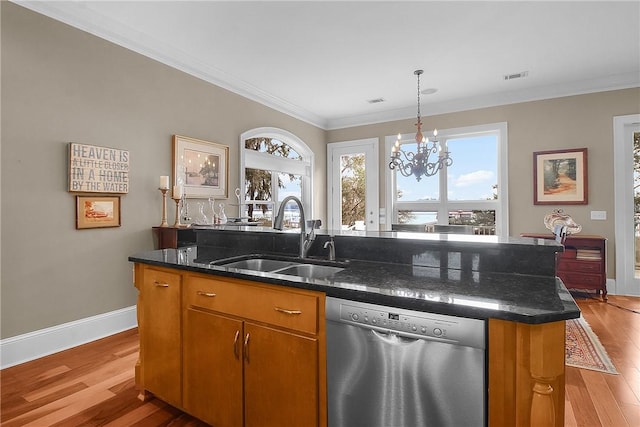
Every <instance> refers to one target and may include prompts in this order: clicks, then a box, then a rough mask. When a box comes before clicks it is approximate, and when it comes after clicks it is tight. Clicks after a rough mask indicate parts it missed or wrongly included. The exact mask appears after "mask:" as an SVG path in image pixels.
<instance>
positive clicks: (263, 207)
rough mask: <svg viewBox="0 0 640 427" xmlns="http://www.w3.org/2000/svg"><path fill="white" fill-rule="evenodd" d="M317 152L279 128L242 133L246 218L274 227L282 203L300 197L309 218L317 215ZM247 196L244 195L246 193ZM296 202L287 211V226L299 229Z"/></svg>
mask: <svg viewBox="0 0 640 427" xmlns="http://www.w3.org/2000/svg"><path fill="white" fill-rule="evenodd" d="M312 180H313V151H311V149H310V148H309V147H308V146H307V145H306V144H305V143H304V142H303V141H302V140H301V139H300V138H298V137H297V136H295V135H294V134H292V133H290V132H287V131H285V130H282V129H277V128H268V127H265V128H257V129H252V130H249V131H247V132H244V133H243V134H242V135H240V180H239V182H240V191H241V200H240V202H241V205H242V206H241V212H242V216H243V217H248V218H249V219H250V220H251V221H258V222H259V223H260V224H261V225H264V226H266V227H271V226H272V225H273V217H274V215H275V213H276V212H277V210H278V208H279V206H280V202H282V200H283V199H284V198H285V197H287V196H291V195H293V196H296V197H298V198H299V199H300V200H301V201H302V204H303V205H304V209H305V214H306V216H307V218H309V219H310V218H312V215H313V203H312V201H313V197H312V194H313V192H312V188H313V185H312ZM242 195H243V196H242ZM299 219H300V216H299V212H298V210H297V208H296V207H295V204H291V211H285V226H286V227H289V228H298V227H299V226H300V224H299Z"/></svg>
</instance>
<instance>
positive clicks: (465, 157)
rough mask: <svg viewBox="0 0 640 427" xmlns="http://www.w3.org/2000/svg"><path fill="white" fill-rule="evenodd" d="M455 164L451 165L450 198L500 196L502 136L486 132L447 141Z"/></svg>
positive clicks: (449, 178)
mask: <svg viewBox="0 0 640 427" xmlns="http://www.w3.org/2000/svg"><path fill="white" fill-rule="evenodd" d="M447 148H448V150H449V152H450V153H451V158H452V159H453V165H451V166H449V168H448V170H447V173H448V181H447V187H448V188H447V191H448V199H449V200H493V199H497V198H498V196H497V191H496V189H497V183H498V138H497V137H496V136H495V135H482V136H474V137H467V138H454V139H449V140H447Z"/></svg>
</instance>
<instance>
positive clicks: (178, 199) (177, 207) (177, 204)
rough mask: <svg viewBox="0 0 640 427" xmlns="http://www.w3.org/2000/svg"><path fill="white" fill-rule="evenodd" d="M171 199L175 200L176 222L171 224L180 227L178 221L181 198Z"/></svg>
mask: <svg viewBox="0 0 640 427" xmlns="http://www.w3.org/2000/svg"><path fill="white" fill-rule="evenodd" d="M173 201H174V202H176V222H175V223H174V224H173V226H174V227H176V228H180V227H182V224H181V223H180V202H181V201H182V199H180V198H177V199H173Z"/></svg>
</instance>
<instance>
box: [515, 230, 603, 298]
mask: <svg viewBox="0 0 640 427" xmlns="http://www.w3.org/2000/svg"><path fill="white" fill-rule="evenodd" d="M521 236H522V237H533V238H537V239H554V238H555V235H553V234H538V233H522V234H521ZM563 243H564V252H560V253H558V254H557V257H556V275H557V276H558V277H559V278H560V279H562V281H563V282H564V285H565V286H566V287H567V288H568V289H588V290H595V291H596V294H597V295H600V293H601V292H602V300H603V301H606V300H607V263H606V261H607V239H605V238H604V237H602V236H595V235H588V234H585V235H575V236H567V237H566V238H565V240H564V242H563Z"/></svg>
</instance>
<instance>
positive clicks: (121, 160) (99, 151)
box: [69, 142, 129, 194]
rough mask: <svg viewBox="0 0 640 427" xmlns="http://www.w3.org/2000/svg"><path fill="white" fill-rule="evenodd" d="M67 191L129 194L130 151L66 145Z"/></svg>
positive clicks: (76, 144) (72, 144) (72, 143)
mask: <svg viewBox="0 0 640 427" xmlns="http://www.w3.org/2000/svg"><path fill="white" fill-rule="evenodd" d="M69 191H71V192H74V193H75V192H77V193H119V194H123V193H128V192H129V151H127V150H119V149H116V148H108V147H98V146H95V145H86V144H78V143H75V142H71V143H69Z"/></svg>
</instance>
